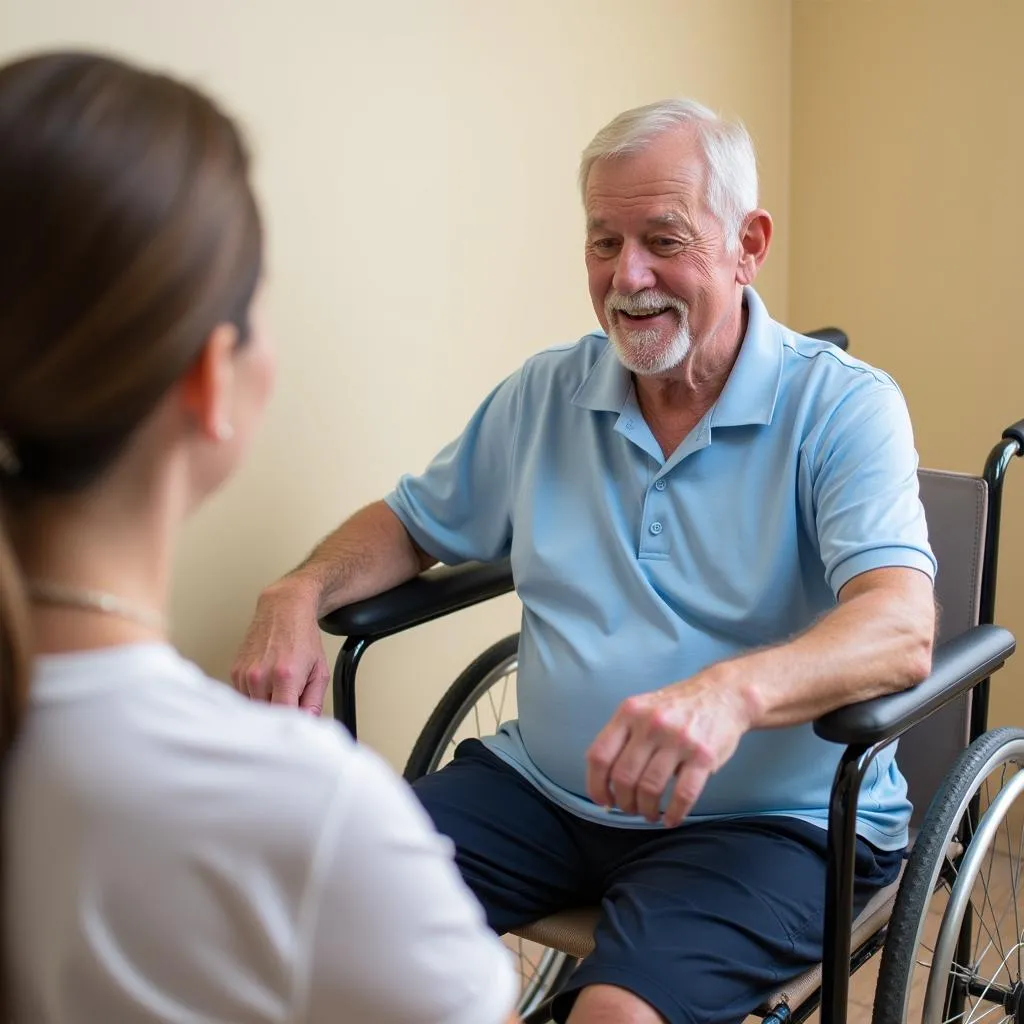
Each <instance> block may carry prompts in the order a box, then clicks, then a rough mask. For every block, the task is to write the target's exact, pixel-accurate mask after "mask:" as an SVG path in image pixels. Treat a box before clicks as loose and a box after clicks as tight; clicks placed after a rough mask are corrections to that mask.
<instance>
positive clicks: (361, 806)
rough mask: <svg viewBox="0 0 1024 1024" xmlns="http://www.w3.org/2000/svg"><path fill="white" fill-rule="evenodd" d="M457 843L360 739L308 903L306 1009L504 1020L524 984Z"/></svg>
mask: <svg viewBox="0 0 1024 1024" xmlns="http://www.w3.org/2000/svg"><path fill="white" fill-rule="evenodd" d="M452 853H453V849H452V844H451V842H450V841H449V840H447V839H445V838H442V837H441V836H440V835H438V833H437V832H436V831H435V830H434V828H433V825H432V824H431V821H430V819H429V817H428V816H427V814H426V812H425V811H424V810H423V808H422V807H421V806H420V804H419V803H418V802H417V801H416V799H415V797H414V796H413V794H412V792H411V791H410V790H409V789H408V787H407V786H406V784H405V783H404V782H402V781H401V780H400V779H398V778H397V777H396V776H395V775H394V774H393V773H392V772H391V770H390V768H388V767H387V765H385V764H384V762H383V761H381V760H380V759H379V758H378V757H377V756H376V755H375V754H373V753H371V752H369V751H367V750H365V749H359V750H358V751H357V752H356V757H354V758H352V759H351V760H350V761H349V762H348V765H347V771H346V777H345V779H344V783H343V799H342V800H340V801H339V802H338V804H337V805H336V807H335V809H334V812H333V815H332V820H330V821H328V822H327V823H326V824H325V829H324V835H323V839H322V841H321V848H320V850H319V853H318V856H317V858H316V862H315V868H314V881H313V883H312V884H311V885H310V887H309V889H308V891H307V895H306V899H305V901H304V904H303V915H304V918H305V919H306V920H307V921H308V922H309V931H308V937H307V942H308V943H309V950H308V957H307V963H308V964H309V974H308V977H307V981H306V986H307V992H306V996H305V999H302V998H300V999H299V1000H298V1003H299V1005H300V1007H301V1005H302V1004H303V1003H305V1006H306V1007H307V1013H306V1015H305V1016H302V1020H304V1021H307V1022H308V1024H337V1021H339V1020H346V1021H347V1020H351V1021H374V1024H504V1022H505V1021H506V1020H507V1019H508V1018H509V1016H510V1015H511V1013H512V1011H513V1009H514V1006H515V999H516V996H517V994H518V988H517V985H518V980H517V975H516V972H515V970H514V967H513V963H512V956H511V952H510V951H509V950H508V949H507V947H506V946H505V945H504V944H503V943H502V942H501V940H500V939H499V938H498V937H497V936H496V935H495V934H494V933H493V932H492V931H491V930H490V929H489V928H488V927H487V925H486V923H485V918H484V914H483V910H482V909H481V907H480V905H479V904H478V903H477V902H476V900H475V899H474V897H473V896H472V894H471V893H470V891H469V889H468V888H467V887H466V885H465V883H464V882H463V881H462V878H461V876H460V875H459V872H458V870H457V868H456V867H455V864H454V861H453V858H452Z"/></svg>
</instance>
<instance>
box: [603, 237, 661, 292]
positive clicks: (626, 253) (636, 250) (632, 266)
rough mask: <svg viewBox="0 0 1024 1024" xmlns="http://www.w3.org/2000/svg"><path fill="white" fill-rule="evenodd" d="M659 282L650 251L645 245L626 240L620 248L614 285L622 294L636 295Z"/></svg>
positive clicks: (613, 279)
mask: <svg viewBox="0 0 1024 1024" xmlns="http://www.w3.org/2000/svg"><path fill="white" fill-rule="evenodd" d="M656 283H657V278H656V277H655V274H654V270H653V269H652V267H651V262H650V253H648V252H647V251H646V250H645V249H644V248H643V246H640V245H637V244H636V243H634V242H626V243H625V244H623V246H622V248H621V249H620V250H619V255H618V259H617V260H616V263H615V275H614V276H613V278H612V286H613V287H614V288H615V290H616V291H617V292H618V293H619V294H620V295H635V294H636V293H637V292H641V291H643V290H644V289H645V288H653V287H654V286H655V284H656Z"/></svg>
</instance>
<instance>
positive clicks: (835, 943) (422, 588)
mask: <svg viewBox="0 0 1024 1024" xmlns="http://www.w3.org/2000/svg"><path fill="white" fill-rule="evenodd" d="M811 333H812V334H814V335H817V336H820V337H823V338H825V339H826V340H830V341H834V342H836V343H838V344H839V345H840V347H842V348H845V347H846V345H845V341H846V338H845V335H843V334H842V332H841V331H838V330H837V329H835V328H825V329H822V330H821V331H820V332H811ZM1021 455H1024V420H1021V421H1019V422H1017V423H1015V424H1013V425H1012V426H1010V427H1007V428H1006V430H1004V431H1003V435H1002V439H1001V440H1000V442H999V443H998V444H996V445H995V446H994V447H993V448H992V450H991V452H990V453H989V456H988V459H987V461H986V463H985V468H984V472H983V479H984V480H985V483H986V485H987V487H988V511H987V523H986V534H985V550H984V555H983V563H982V585H981V604H980V613H979V625H977V626H975V627H974V628H972V629H970V630H968V631H967V632H965V633H963V634H961V635H960V636H957V637H955V638H953V639H952V640H949V641H947V642H946V643H943V644H941V645H940V646H938V647H937V648H936V650H935V653H934V657H933V664H932V672H931V674H930V675H929V677H928V678H927V679H926V680H925V681H924V682H922V683H921V684H919V685H918V686H916V687H914V688H913V689H911V690H906V691H903V692H900V693H894V694H890V695H887V696H884V697H879V698H876V699H874V700H871V701H866V702H863V703H861V704H855V705H850V706H847V707H844V708H840V709H838V710H836V711H833V712H830V713H829V714H827V715H824V716H823V717H822V718H819V719H818V720H816V721H815V722H814V723H813V727H814V730H815V732H816V733H817V735H818V736H820V737H821V738H822V739H825V740H828V741H830V742H833V743H837V744H842V745H844V746H845V747H846V750H845V751H844V753H843V755H842V757H841V759H840V762H839V766H838V768H837V770H836V775H835V779H834V782H833V786H832V793H831V797H830V804H829V822H828V834H827V861H828V863H827V869H826V902H825V922H824V949H823V956H822V971H823V973H822V983H821V987H820V989H819V990H818V992H817V994H816V995H814V996H811V997H810V998H809V999H807V1000H806V1001H805V1002H804V1003H802V1004H801V1005H799V1006H797V1007H793V1008H790V1007H788V1006H785V1005H780V1006H777V1007H775V1008H773V1010H772V1012H771V1013H770V1014H769V1015H768V1016H767V1017H765V1018H764V1019H765V1021H767V1022H769V1024H800V1022H802V1021H804V1020H806V1018H807V1017H809V1016H810V1015H811V1014H812V1013H813V1012H814V1011H815V1010H816V1009H818V1007H819V1006H820V1008H821V1020H822V1022H823V1024H845V1021H846V1018H847V1003H848V998H849V985H850V978H851V976H852V974H853V973H854V972H855V971H856V970H857V969H858V968H860V967H861V966H862V965H863V964H864V963H866V962H867V961H868V960H869V959H870V958H871V957H872V956H874V955H875V954H876V953H877V952H878V951H879V950H880V949H881V947H882V946H883V944H884V942H885V936H886V931H887V928H886V927H883V928H881V929H880V930H879V931H878V932H876V933H875V934H874V935H872V936H871V937H870V938H869V939H868V940H867V941H866V942H864V943H863V944H862V945H861V946H860V947H859V948H857V949H855V950H851V932H852V924H853V894H854V861H855V852H856V846H855V844H856V823H857V799H858V795H859V793H860V786H861V782H862V781H863V779H864V776H865V773H866V772H867V770H868V768H869V767H870V765H871V763H872V761H873V760H874V758H875V757H876V756H877V755H878V754H879V752H880V751H882V750H883V749H884V748H885V747H887V746H889V744H891V743H893V742H895V741H896V740H897V739H899V737H900V736H902V735H903V734H904V733H905V732H907V731H908V730H909V729H911V728H912V727H913V726H915V725H917V724H918V723H919V722H921V721H923V720H924V719H926V718H927V717H928V716H930V715H931V714H933V713H934V712H936V711H938V710H939V709H940V708H942V707H944V706H945V705H946V704H948V703H949V702H950V701H952V700H955V699H956V698H957V697H959V696H961V695H962V694H964V693H966V692H967V691H968V690H971V689H973V691H974V692H973V697H972V706H971V717H970V735H969V739H968V742H969V743H970V742H973V741H974V740H975V739H977V738H978V737H979V736H980V735H982V733H984V732H985V731H986V730H987V729H988V703H989V680H990V676H991V674H992V673H993V672H995V671H996V670H998V669H999V668H1001V667H1002V665H1003V664H1004V662H1005V661H1006V659H1007V658H1008V657H1009V656H1010V655H1011V654H1012V653H1013V652H1014V650H1015V647H1016V641H1015V639H1014V637H1013V636H1012V635H1011V634H1010V633H1009V632H1008V631H1007V630H1005V629H1002V628H1001V627H998V626H996V625H994V614H995V599H996V576H997V569H998V557H999V530H1000V518H1001V509H1002V496H1003V483H1004V480H1005V476H1006V472H1007V468H1008V467H1009V464H1010V462H1011V461H1012V460H1013V458H1014V457H1015V456H1021ZM514 589H515V587H514V582H513V577H512V569H511V565H510V562H509V560H508V559H506V560H504V561H501V562H496V563H487V564H484V563H469V564H466V565H461V566H457V567H453V568H452V567H442V568H434V569H430V570H427V571H426V572H424V573H421V574H420V575H419V576H417V577H415V578H414V579H412V580H410V581H409V582H408V583H404V584H402V585H400V586H398V587H395V588H394V589H392V590H389V591H386V592H385V593H383V594H381V595H378V596H377V597H373V598H370V599H367V600H364V601H360V602H358V603H356V604H353V605H349V606H347V607H344V608H340V609H338V610H337V611H335V612H332V613H330V614H329V615H327V616H325V617H324V618H323V619H322V620H321V623H320V625H321V628H322V629H323V630H324V631H325V632H327V633H330V634H333V635H336V636H344V637H345V638H346V639H345V643H344V645H343V646H342V649H341V651H340V652H339V654H338V658H337V661H336V662H335V667H334V675H333V696H334V714H335V717H336V718H337V719H338V720H340V721H341V722H342V723H343V724H344V725H345V726H346V728H348V730H349V731H350V732H351V734H352V735H353V736H356V687H355V683H356V672H357V670H358V667H359V663H360V661H361V659H362V657H363V655H364V654H365V653H366V651H367V649H368V648H369V647H370V646H371V645H372V644H374V643H376V642H377V641H378V640H382V639H385V638H386V637H389V636H393V635H395V634H397V633H401V632H405V631H406V630H408V629H412V628H414V627H415V626H419V625H423V624H425V623H427V622H431V621H434V620H435V619H439V618H443V617H445V616H448V615H451V614H453V613H454V612H457V611H461V610H463V609H465V608H469V607H472V606H473V605H476V604H480V603H482V602H484V601H488V600H491V599H493V598H495V597H499V596H501V595H503V594H508V593H511V592H512V591H513V590H514ZM970 817H971V820H972V821H977V818H978V801H977V799H975V801H974V803H973V804H972V806H971V810H970ZM970 943H971V920H970V916H969V915H968V916H967V917H966V918H965V921H964V926H963V930H962V931H961V934H960V941H959V945H958V956H959V955H962V956H964V957H966V956H968V955H969V952H970ZM960 998H961V999H962V998H963V996H961V997H960ZM960 1009H961V1011H962V1009H963V1007H962V1006H961V1007H960Z"/></svg>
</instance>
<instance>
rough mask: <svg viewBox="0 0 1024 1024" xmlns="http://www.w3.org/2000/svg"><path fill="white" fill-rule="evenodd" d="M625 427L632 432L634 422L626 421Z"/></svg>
mask: <svg viewBox="0 0 1024 1024" xmlns="http://www.w3.org/2000/svg"><path fill="white" fill-rule="evenodd" d="M625 427H626V429H627V430H632V429H633V421H632V420H626V423H625Z"/></svg>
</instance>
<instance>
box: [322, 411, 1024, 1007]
mask: <svg viewBox="0 0 1024 1024" xmlns="http://www.w3.org/2000/svg"><path fill="white" fill-rule="evenodd" d="M1022 428H1024V421H1021V423H1019V424H1015V425H1014V426H1013V427H1008V428H1007V430H1006V431H1004V434H1003V441H1001V442H1000V444H998V445H996V446H995V447H994V448H993V449H992V451H991V453H990V454H989V458H988V460H987V462H986V464H985V470H984V479H985V481H986V484H987V485H988V491H989V504H988V517H987V524H986V536H985V553H984V560H983V568H982V592H981V610H980V621H981V623H983V624H991V623H992V622H993V620H994V615H995V595H996V571H997V568H998V564H997V563H998V553H999V528H1000V513H1001V510H1002V494H1003V482H1004V478H1005V475H1006V470H1007V467H1008V466H1009V463H1010V461H1011V460H1012V459H1013V457H1014V456H1019V455H1022V454H1024V444H1022V441H1021V437H1022ZM382 596H383V595H382ZM486 599H487V598H484V600H486ZM470 603H475V602H470ZM467 606H468V605H465V606H464V607H467ZM452 610H453V611H454V610H457V609H452ZM400 631H401V630H400V629H399V630H389V631H388V632H387V633H385V634H378V635H364V636H350V637H349V638H348V639H347V640H346V642H345V644H344V646H343V647H342V650H341V652H340V654H339V655H338V660H337V662H336V663H335V669H334V707H335V712H334V713H335V717H337V718H339V719H340V720H341V721H342V722H343V723H344V724H345V725H346V727H347V728H348V729H349V731H350V732H351V733H352V735H353V736H355V735H356V699H355V698H356V693H355V677H356V671H357V669H358V666H359V662H360V660H361V658H362V656H363V654H364V653H365V652H366V650H367V648H368V647H369V646H370V645H371V644H372V643H373V642H374V641H375V640H376V639H378V638H379V637H380V635H391V633H392V632H400ZM972 693H973V696H972V713H971V740H972V741H973V740H974V739H976V738H977V737H978V736H979V735H981V733H982V732H984V731H985V730H986V729H987V727H988V726H987V723H988V680H987V679H986V680H983V681H982V682H980V683H978V684H977V686H976V687H975V688H974V690H973V691H972ZM895 738H896V737H891V738H887V739H885V740H884V741H880V742H878V743H876V744H874V745H872V746H864V745H856V746H849V747H847V748H846V750H845V751H844V753H843V756H842V758H841V759H840V762H839V766H838V768H837V769H836V776H835V780H834V782H833V786H832V793H831V796H830V801H829V821H828V833H827V837H826V857H827V866H826V877H825V921H824V960H823V964H822V984H821V989H820V992H819V993H818V994H817V995H815V996H812V997H810V999H808V1000H806V1001H805V1002H804V1003H803V1004H801V1006H799V1007H797V1008H795V1009H794V1010H793V1011H792V1012H789V1011H788V1008H785V1007H779V1008H777V1009H776V1011H775V1013H774V1014H773V1015H772V1016H774V1017H775V1019H777V1020H785V1021H787V1024H798V1022H799V1021H802V1020H805V1019H806V1018H807V1017H808V1016H810V1014H811V1013H812V1012H813V1011H814V1009H815V1008H816V1007H817V1005H818V1003H819V997H820V1006H821V1021H822V1024H845V1022H846V1019H847V1000H848V998H849V987H850V975H851V973H852V971H853V970H855V969H856V967H859V966H860V963H862V962H864V961H866V960H867V959H869V958H870V957H871V955H873V953H874V952H875V951H876V950H877V949H878V948H879V946H880V945H881V937H882V935H883V934H884V932H879V933H878V935H876V936H873V937H872V939H869V940H868V942H866V943H865V944H864V945H863V946H861V948H860V950H858V961H859V962H857V961H851V950H850V946H851V938H852V930H853V888H854V864H855V858H856V841H857V800H858V797H859V794H860V787H861V784H862V782H863V780H864V775H865V773H866V772H867V770H868V768H869V767H870V765H871V762H872V761H873V760H874V758H875V757H876V756H877V755H878V754H879V753H880V752H881V751H882V750H883V749H884V748H885V747H887V746H888V745H889V744H890V743H892V742H893V741H894V739H895ZM971 820H972V821H976V820H977V809H976V808H975V809H974V812H973V813H972V817H971ZM965 942H966V946H967V949H966V955H967V956H969V955H970V924H969V922H968V921H966V920H965V929H964V930H963V931H962V932H961V936H960V944H961V946H963V945H964V944H965ZM869 947H870V949H869ZM962 953H963V951H962V950H961V949H960V948H958V951H957V955H958V957H960V956H961V955H962ZM861 954H863V959H860V957H861ZM779 1011H782V1012H783V1015H782V1016H781V1017H780V1016H776V1014H778V1012H779ZM772 1016H770V1017H769V1019H772Z"/></svg>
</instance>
